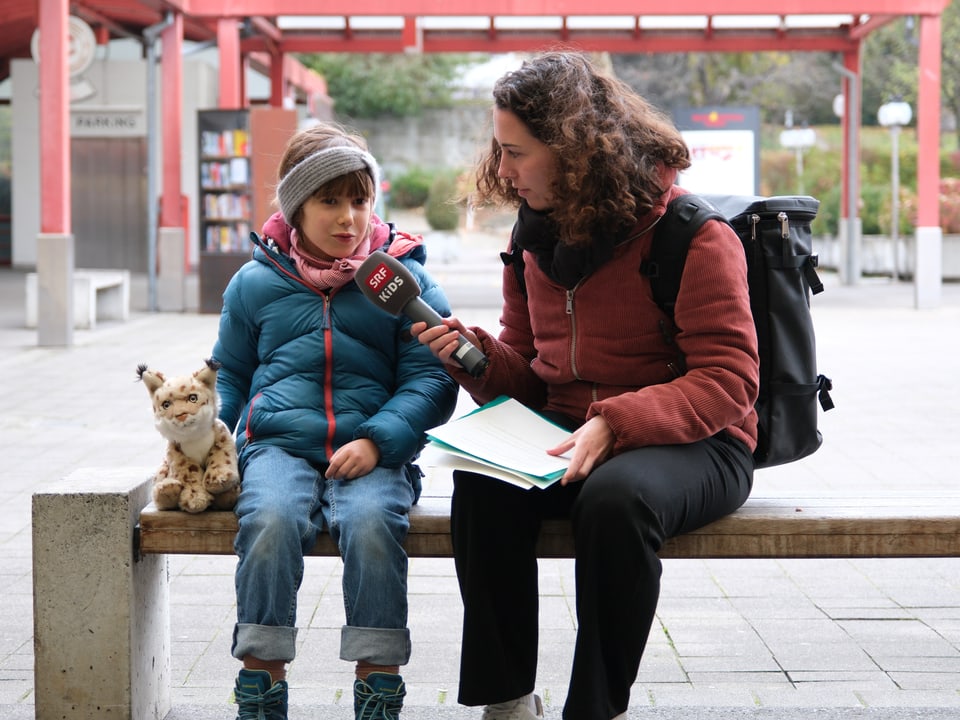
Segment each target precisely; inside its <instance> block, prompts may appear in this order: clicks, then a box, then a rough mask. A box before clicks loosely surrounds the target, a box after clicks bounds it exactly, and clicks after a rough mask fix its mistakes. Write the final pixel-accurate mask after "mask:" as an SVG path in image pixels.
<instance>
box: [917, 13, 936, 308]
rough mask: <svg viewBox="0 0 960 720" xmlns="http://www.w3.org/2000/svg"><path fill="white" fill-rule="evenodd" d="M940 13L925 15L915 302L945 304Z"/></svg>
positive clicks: (922, 26)
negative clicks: (941, 196) (941, 190)
mask: <svg viewBox="0 0 960 720" xmlns="http://www.w3.org/2000/svg"><path fill="white" fill-rule="evenodd" d="M941 25H942V22H941V17H940V15H921V16H920V50H919V53H918V58H917V60H918V65H919V66H920V77H919V81H918V100H917V104H918V107H917V143H918V146H917V224H916V229H915V231H914V271H913V291H914V305H915V307H916V308H918V309H923V308H934V307H937V306H939V305H940V300H941V294H942V291H943V229H942V228H941V227H940V72H941V62H942V60H941V52H942V51H941V43H942V42H943V39H942V37H941V32H942V29H941Z"/></svg>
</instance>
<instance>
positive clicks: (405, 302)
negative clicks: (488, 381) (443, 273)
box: [356, 250, 490, 377]
mask: <svg viewBox="0 0 960 720" xmlns="http://www.w3.org/2000/svg"><path fill="white" fill-rule="evenodd" d="M356 279H357V285H358V286H359V288H360V290H361V292H363V294H364V295H365V296H366V298H367V300H369V301H370V302H372V303H373V304H374V305H377V306H378V307H380V308H382V309H383V310H386V311H387V312H388V313H390V314H391V315H399V314H400V313H403V314H404V315H406V316H407V317H408V318H410V319H411V320H412V321H413V322H425V323H426V324H427V327H437V326H438V325H443V320H442V319H441V317H440V315H439V314H438V313H437V311H436V310H434V309H433V308H432V307H430V306H429V305H428V304H427V303H425V302H424V301H423V300H422V299H421V297H420V286H419V285H418V284H417V280H416V278H414V277H413V274H412V273H411V272H410V271H409V270H408V269H407V268H406V267H404V265H403V263H401V262H400V261H399V260H397V259H396V258H395V257H392V256H390V255H387V253H385V252H383V251H382V250H376V251H374V252H372V253H370V255H369V256H367V259H366V260H364V261H363V262H362V263H360V267H359V268H357V275H356ZM453 357H454V358H455V359H456V360H457V362H459V363H460V364H461V365H462V366H463V369H464V370H466V371H467V372H468V373H470V374H471V375H472V376H473V377H479V376H480V375H481V374H482V373H483V371H484V370H485V369H486V367H487V365H489V364H490V361H489V360H488V359H487V356H486V355H484V354H483V353H482V352H481V351H480V350H479V349H477V347H476V346H474V345H473V344H472V343H471V342H470V341H469V340H467V339H466V338H465V337H464V336H463V335H460V337H459V339H458V340H457V349H456V351H455V352H454V353H453Z"/></svg>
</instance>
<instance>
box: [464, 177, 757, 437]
mask: <svg viewBox="0 0 960 720" xmlns="http://www.w3.org/2000/svg"><path fill="white" fill-rule="evenodd" d="M683 192H684V191H683V190H682V189H680V188H679V187H677V186H670V189H669V190H668V191H667V192H665V193H664V195H663V197H662V198H661V202H660V204H658V206H657V207H655V208H653V210H651V212H650V213H649V214H648V216H646V217H643V218H641V219H640V220H639V222H638V223H637V225H636V227H635V229H634V234H633V235H632V236H631V238H630V239H629V240H628V241H627V242H625V243H622V244H621V245H620V246H619V247H618V248H617V249H616V251H615V254H614V257H613V259H612V260H611V261H609V262H607V263H605V264H604V265H603V266H602V267H600V268H598V269H597V270H596V271H595V272H594V273H593V274H592V275H590V276H589V277H587V278H584V279H583V280H582V281H581V282H580V283H579V284H578V285H577V286H576V287H575V288H574V289H572V290H569V291H568V290H567V289H565V288H564V287H562V286H561V285H558V284H557V283H554V282H552V281H551V280H550V279H548V278H547V276H546V275H545V274H544V273H543V272H542V271H541V270H540V268H539V267H538V266H537V262H536V260H535V259H534V257H533V256H532V255H530V254H529V253H526V255H525V258H524V259H525V268H526V269H525V280H526V286H527V297H526V298H524V296H523V294H522V293H521V292H520V289H519V286H518V283H517V279H516V277H515V275H514V270H513V268H512V267H507V268H505V269H504V272H503V297H504V305H503V311H502V315H501V318H500V323H501V326H502V329H501V332H500V335H499V337H498V338H497V337H494V336H493V335H491V334H490V333H488V332H486V331H484V330H483V329H481V328H472V330H474V332H476V333H477V335H478V337H479V339H480V342H481V344H482V347H483V351H484V352H485V353H486V354H487V355H488V357H489V358H490V366H489V367H488V368H487V370H486V371H485V373H484V374H483V375H482V376H481V377H480V378H471V377H470V376H469V375H467V374H466V373H465V372H462V371H459V369H452V370H451V372H452V373H453V374H454V375H455V377H456V378H457V380H458V382H460V384H461V385H462V386H463V387H464V388H465V389H466V390H467V391H468V392H469V393H470V394H471V396H472V397H473V398H474V399H475V400H476V401H477V402H479V403H484V402H488V401H490V400H492V399H493V398H495V397H497V396H499V395H509V396H511V397H514V398H516V399H517V400H519V401H521V402H522V403H524V404H525V405H527V406H529V407H532V408H534V409H536V410H550V411H558V412H560V413H563V414H564V415H567V416H569V417H572V418H576V419H582V420H586V419H589V418H591V417H593V416H594V415H598V414H599V415H602V416H603V418H604V419H605V420H606V421H607V423H608V424H609V425H610V427H611V428H612V430H613V432H614V433H615V435H616V445H615V447H614V453H620V452H623V451H624V450H629V449H632V448H638V447H644V446H648V445H673V444H683V443H690V442H695V441H697V440H701V439H704V438H707V437H709V436H711V435H714V434H716V433H718V432H720V431H721V430H727V432H728V433H729V434H730V435H731V436H733V437H735V438H738V439H739V440H742V441H743V442H744V443H746V444H747V446H748V447H749V448H750V449H751V450H752V449H753V448H754V447H755V446H756V441H757V414H756V411H755V410H754V407H753V405H754V402H755V401H756V399H757V388H758V384H759V365H758V358H757V338H756V329H755V327H754V323H753V318H752V316H751V312H750V300H749V293H748V289H747V271H746V261H745V259H744V254H743V250H742V248H741V243H740V239H739V238H738V237H737V236H736V235H735V233H734V232H733V230H732V229H731V228H730V227H729V226H727V225H725V224H723V223H720V222H717V221H714V220H711V221H708V222H707V223H705V224H704V226H703V227H702V228H700V230H699V231H698V232H697V234H696V235H695V236H694V238H693V241H692V242H691V244H690V250H689V254H688V256H687V261H686V265H685V266H684V271H683V277H682V280H681V284H680V290H679V294H678V296H677V302H676V308H675V313H674V315H675V322H676V326H677V328H678V332H677V334H676V336H675V338H674V339H675V342H676V344H677V347H671V346H670V345H669V344H668V343H667V341H666V339H665V335H664V333H663V330H662V324H663V323H669V320H668V319H667V317H666V316H665V315H664V313H663V312H662V311H661V310H660V308H659V307H658V306H657V304H656V303H655V302H654V300H653V297H652V294H651V289H650V283H649V280H648V279H647V278H645V277H644V276H643V275H641V274H640V273H639V271H638V270H639V267H640V264H641V262H642V261H643V260H644V259H645V258H647V257H648V256H649V254H650V245H651V240H652V237H653V229H652V228H653V225H654V224H655V222H654V221H655V220H657V219H658V218H659V217H661V216H662V215H663V213H664V212H665V210H666V205H667V203H668V202H669V201H670V200H671V199H672V198H673V197H675V196H676V195H679V194H681V193H683ZM677 348H679V350H680V351H681V353H682V356H683V358H684V359H685V364H686V369H685V372H683V373H682V374H678V372H677V359H678V354H677ZM449 367H450V366H448V368H449Z"/></svg>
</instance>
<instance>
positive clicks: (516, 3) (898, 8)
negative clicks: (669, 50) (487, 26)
mask: <svg viewBox="0 0 960 720" xmlns="http://www.w3.org/2000/svg"><path fill="white" fill-rule="evenodd" d="M949 2H950V0H788V1H787V2H780V3H777V4H775V5H773V6H771V3H770V0H725V1H724V3H723V5H722V8H723V11H722V12H717V3H716V2H708V1H707V0H672V1H671V2H670V3H662V2H655V1H654V0H605V1H604V2H603V4H602V5H599V4H598V3H597V2H596V0H487V1H486V2H484V3H483V5H482V10H481V9H480V7H479V6H478V5H477V3H476V2H475V0H404V2H403V3H402V5H400V6H399V7H400V8H402V9H400V12H394V13H393V14H402V15H412V16H430V15H434V16H441V17H443V16H456V15H459V16H477V15H513V16H550V17H555V16H558V15H560V16H563V15H588V16H596V15H598V14H600V15H628V16H632V15H650V16H664V15H772V14H777V15H835V14H854V15H915V14H939V13H941V12H942V11H943V9H944V8H945V7H946V6H947V5H949ZM172 4H176V5H181V6H182V7H183V9H184V12H185V13H187V14H188V15H195V16H207V17H230V16H232V17H249V16H253V15H266V16H271V17H272V16H277V15H327V16H330V15H356V16H360V15H374V16H382V15H390V14H391V13H390V11H389V10H386V9H385V8H384V2H383V0H327V2H324V3H323V5H322V6H316V5H312V4H310V3H305V2H304V1H303V0H176V1H175V2H173V3H172Z"/></svg>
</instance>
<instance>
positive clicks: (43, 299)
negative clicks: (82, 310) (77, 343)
mask: <svg viewBox="0 0 960 720" xmlns="http://www.w3.org/2000/svg"><path fill="white" fill-rule="evenodd" d="M73 266H74V251H73V235H62V234H59V233H40V235H38V236H37V344H38V345H45V346H46V345H60V346H70V345H73Z"/></svg>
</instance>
